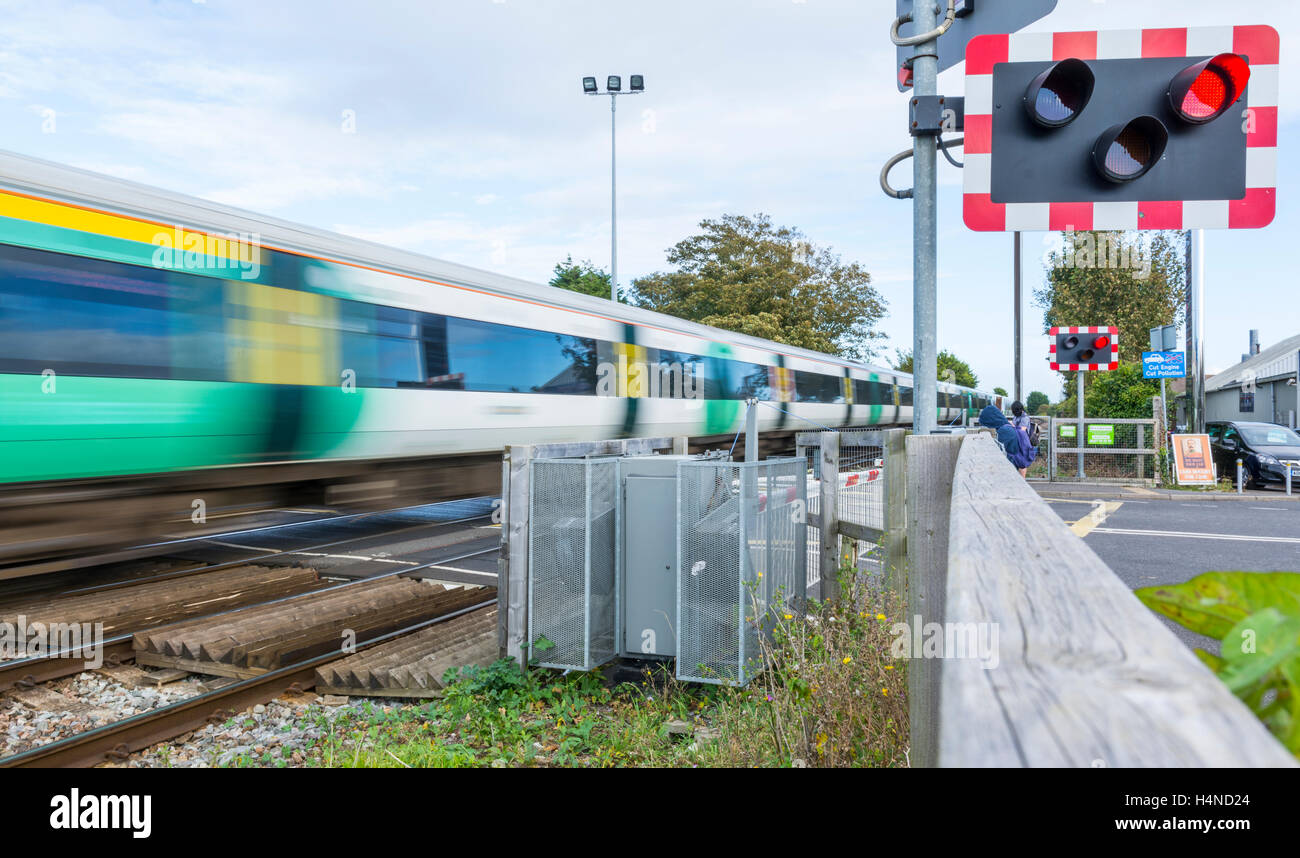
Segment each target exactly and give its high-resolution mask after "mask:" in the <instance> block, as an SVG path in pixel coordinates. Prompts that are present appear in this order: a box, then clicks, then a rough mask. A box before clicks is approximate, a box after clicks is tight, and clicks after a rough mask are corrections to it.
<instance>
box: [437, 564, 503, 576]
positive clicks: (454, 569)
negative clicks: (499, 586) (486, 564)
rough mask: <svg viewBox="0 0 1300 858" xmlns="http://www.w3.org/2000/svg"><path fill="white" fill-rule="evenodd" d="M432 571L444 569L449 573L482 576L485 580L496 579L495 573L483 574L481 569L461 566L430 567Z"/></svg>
mask: <svg viewBox="0 0 1300 858" xmlns="http://www.w3.org/2000/svg"><path fill="white" fill-rule="evenodd" d="M429 568H430V569H442V570H445V571H447V572H459V573H461V574H462V575H481V576H483V577H484V578H496V577H497V573H495V572H483V571H481V570H479V569H462V568H460V567H459V566H430V567H429Z"/></svg>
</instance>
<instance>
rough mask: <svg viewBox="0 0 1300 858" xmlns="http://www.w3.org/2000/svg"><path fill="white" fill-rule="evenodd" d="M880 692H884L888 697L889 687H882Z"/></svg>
mask: <svg viewBox="0 0 1300 858" xmlns="http://www.w3.org/2000/svg"><path fill="white" fill-rule="evenodd" d="M880 693H881V694H883V695H885V696H886V697H888V696H889V689H888V688H882V689H880Z"/></svg>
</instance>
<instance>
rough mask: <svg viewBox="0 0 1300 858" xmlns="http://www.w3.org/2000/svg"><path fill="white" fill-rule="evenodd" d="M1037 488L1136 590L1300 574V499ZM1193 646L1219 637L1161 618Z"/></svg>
mask: <svg viewBox="0 0 1300 858" xmlns="http://www.w3.org/2000/svg"><path fill="white" fill-rule="evenodd" d="M1035 489H1037V490H1038V492H1039V494H1040V495H1042V496H1043V498H1044V499H1045V500H1046V501H1047V502H1048V504H1049V505H1051V507H1052V508H1053V509H1054V510H1055V511H1056V512H1057V514H1058V515H1060V516H1061V518H1062V520H1064V521H1065V522H1066V523H1068V524H1069V525H1070V529H1071V530H1073V531H1074V532H1075V533H1076V534H1077V535H1078V536H1080V537H1081V538H1082V539H1083V540H1084V542H1086V543H1087V544H1088V545H1089V546H1090V547H1091V548H1092V549H1093V551H1095V552H1097V555H1098V556H1100V557H1101V559H1102V560H1104V561H1105V562H1106V564H1107V565H1108V566H1110V568H1111V569H1112V570H1114V572H1115V574H1116V575H1118V576H1119V578H1120V580H1121V581H1123V582H1124V583H1125V584H1126V585H1127V586H1128V587H1129V588H1130V589H1137V588H1139V587H1150V586H1153V585H1158V584H1173V583H1181V582H1183V581H1187V580H1189V579H1191V578H1194V577H1196V576H1197V575H1200V574H1201V573H1203V572H1212V571H1237V570H1241V571H1247V572H1275V571H1283V572H1300V497H1295V496H1293V497H1291V498H1288V497H1287V496H1286V494H1285V493H1283V492H1280V491H1277V490H1272V491H1270V490H1267V489H1266V490H1262V491H1253V492H1246V493H1244V494H1242V495H1238V494H1236V493H1227V492H1183V491H1177V490H1174V491H1169V490H1157V489H1135V488H1132V487H1125V486H1115V485H1098V484H1066V485H1062V484H1060V483H1050V484H1048V483H1044V484H1041V485H1036V486H1035ZM1161 621H1162V622H1164V623H1165V624H1166V625H1167V626H1168V627H1169V628H1170V629H1171V630H1172V631H1173V632H1174V633H1175V634H1176V635H1177V636H1178V638H1179V639H1180V640H1182V641H1183V642H1184V643H1186V644H1187V645H1188V646H1190V647H1201V648H1204V649H1208V650H1210V651H1211V652H1215V653H1217V652H1218V651H1219V650H1218V642H1217V641H1213V640H1211V639H1209V638H1206V637H1203V636H1201V635H1197V634H1194V633H1192V632H1190V631H1188V630H1187V629H1184V628H1183V627H1182V626H1179V625H1178V624H1176V623H1174V622H1173V621H1171V620H1167V619H1165V618H1163V617H1161Z"/></svg>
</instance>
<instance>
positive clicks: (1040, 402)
mask: <svg viewBox="0 0 1300 858" xmlns="http://www.w3.org/2000/svg"><path fill="white" fill-rule="evenodd" d="M994 392H995V393H996V391H994ZM1003 395H1004V396H1005V394H1003ZM1049 402H1051V400H1050V399H1048V398H1047V394H1046V393H1043V392H1042V391H1041V390H1033V391H1030V393H1029V398H1028V399H1026V400H1025V411H1027V412H1029V413H1030V414H1038V413H1039V412H1040V411H1041V410H1042V409H1043V408H1046V407H1047V405H1048V403H1049Z"/></svg>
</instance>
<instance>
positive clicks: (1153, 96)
mask: <svg viewBox="0 0 1300 858" xmlns="http://www.w3.org/2000/svg"><path fill="white" fill-rule="evenodd" d="M1225 33H1227V35H1226V36H1225V35H1224V34H1225ZM1224 47H1226V48H1228V49H1226V50H1217V51H1216V50H1214V48H1224ZM1204 48H1210V50H1203V49H1204ZM1277 53H1278V46H1277V32H1276V31H1275V30H1273V28H1271V27H1237V28H1223V29H1215V28H1206V29H1205V30H1197V29H1181V30H1134V31H1121V32H1095V33H1033V34H1028V33H1015V34H1011V35H1007V36H982V37H979V38H978V39H974V40H972V41H971V43H970V44H969V45H968V46H967V96H966V99H967V100H966V105H965V107H966V117H965V137H966V143H965V154H966V170H965V174H966V176H965V184H966V187H965V210H966V212H965V213H966V222H967V225H969V226H970V227H971V228H972V229H983V230H990V229H991V230H1007V231H1009V230H1065V229H1076V230H1094V229H1097V230H1100V229H1183V228H1235V227H1257V226H1266V225H1267V224H1268V223H1269V222H1271V220H1272V217H1273V213H1274V211H1275V200H1274V194H1275V189H1276V157H1275V154H1276V145H1277V139H1276V104H1275V102H1276V101H1277V98H1276V95H1275V93H1276V90H1277V85H1276V80H1277V68H1278V66H1277V63H1278V57H1277ZM1257 68H1258V70H1259V74H1262V75H1263V78H1261V81H1262V82H1261V83H1260V90H1259V92H1258V94H1253V91H1254V89H1255V83H1254V81H1253V78H1254V77H1255V76H1256V69H1257ZM1261 116H1262V117H1264V118H1265V119H1266V120H1267V121H1268V122H1269V123H1270V129H1271V131H1269V132H1265V133H1264V134H1261V133H1259V129H1258V120H1259V119H1260V118H1261ZM1263 149H1272V150H1273V151H1272V152H1263V151H1255V150H1263ZM1044 204H1046V205H1044Z"/></svg>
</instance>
